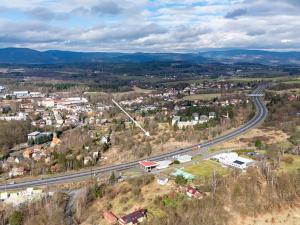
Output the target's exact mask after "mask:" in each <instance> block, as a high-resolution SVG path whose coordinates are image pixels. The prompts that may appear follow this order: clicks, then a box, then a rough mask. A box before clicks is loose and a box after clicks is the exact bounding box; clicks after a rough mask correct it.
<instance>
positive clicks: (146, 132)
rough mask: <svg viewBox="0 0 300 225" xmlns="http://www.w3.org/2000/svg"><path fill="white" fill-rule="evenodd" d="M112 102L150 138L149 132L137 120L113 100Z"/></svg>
mask: <svg viewBox="0 0 300 225" xmlns="http://www.w3.org/2000/svg"><path fill="white" fill-rule="evenodd" d="M112 102H113V103H114V104H115V105H116V106H117V107H118V108H119V109H120V110H121V111H122V112H123V113H125V115H126V116H128V117H129V119H130V120H131V121H132V122H133V123H134V124H135V125H136V126H137V127H139V128H140V129H141V130H142V131H143V132H144V133H145V135H146V136H148V137H150V134H149V132H148V131H146V130H145V129H144V128H143V127H142V126H141V125H140V124H139V123H138V122H137V121H135V119H133V118H132V117H131V116H130V115H129V114H128V113H127V112H126V111H125V110H124V109H123V108H122V107H121V106H120V105H119V104H118V103H117V102H116V101H115V100H113V99H112Z"/></svg>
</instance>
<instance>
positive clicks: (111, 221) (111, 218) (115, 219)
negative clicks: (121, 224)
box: [103, 211, 118, 223]
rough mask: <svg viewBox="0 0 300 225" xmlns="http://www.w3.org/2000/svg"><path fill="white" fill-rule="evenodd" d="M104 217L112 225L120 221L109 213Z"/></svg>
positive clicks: (104, 214)
mask: <svg viewBox="0 0 300 225" xmlns="http://www.w3.org/2000/svg"><path fill="white" fill-rule="evenodd" d="M103 217H104V218H105V219H106V220H107V221H108V222H110V223H116V222H117V221H118V217H116V216H115V215H114V214H113V213H112V212H109V211H106V212H104V213H103Z"/></svg>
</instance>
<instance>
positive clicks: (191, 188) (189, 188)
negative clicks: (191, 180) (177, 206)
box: [186, 186, 198, 195]
mask: <svg viewBox="0 0 300 225" xmlns="http://www.w3.org/2000/svg"><path fill="white" fill-rule="evenodd" d="M186 191H187V192H189V193H191V194H192V195H194V194H196V193H197V192H198V191H197V190H196V189H195V188H193V187H190V186H189V187H188V188H187V190H186Z"/></svg>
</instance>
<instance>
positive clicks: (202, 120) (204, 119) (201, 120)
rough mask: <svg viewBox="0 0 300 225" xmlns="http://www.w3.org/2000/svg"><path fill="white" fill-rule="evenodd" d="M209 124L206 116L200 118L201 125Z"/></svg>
mask: <svg viewBox="0 0 300 225" xmlns="http://www.w3.org/2000/svg"><path fill="white" fill-rule="evenodd" d="M207 122H208V116H206V115H201V116H200V118H199V123H200V124H203V123H207Z"/></svg>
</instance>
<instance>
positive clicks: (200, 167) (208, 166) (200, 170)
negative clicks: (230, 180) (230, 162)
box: [184, 160, 229, 177]
mask: <svg viewBox="0 0 300 225" xmlns="http://www.w3.org/2000/svg"><path fill="white" fill-rule="evenodd" d="M184 170H185V171H186V172H188V173H191V174H193V175H195V176H198V177H209V176H211V175H212V173H213V172H214V171H216V172H217V173H218V174H220V175H226V174H228V173H229V169H228V168H224V167H222V166H221V164H220V163H218V162H215V161H212V160H205V161H202V162H199V163H198V164H195V165H191V166H187V167H185V169H184Z"/></svg>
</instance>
